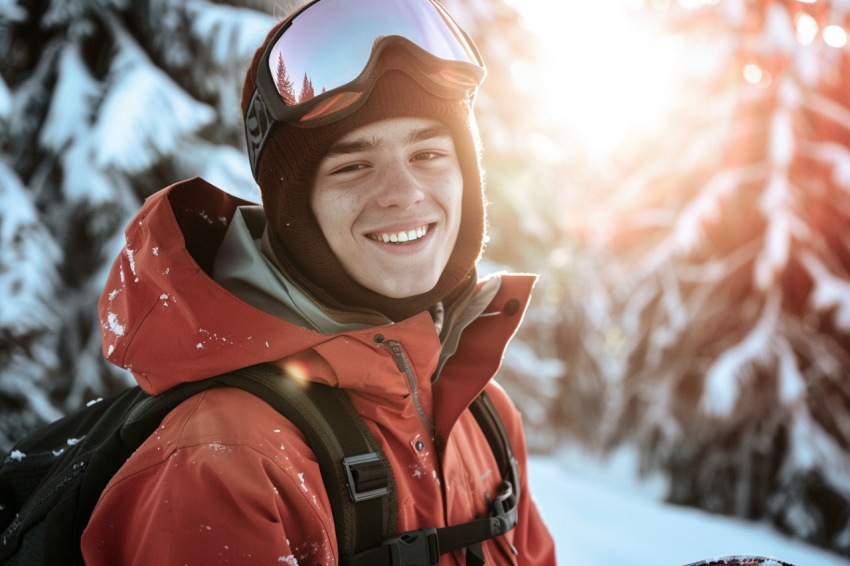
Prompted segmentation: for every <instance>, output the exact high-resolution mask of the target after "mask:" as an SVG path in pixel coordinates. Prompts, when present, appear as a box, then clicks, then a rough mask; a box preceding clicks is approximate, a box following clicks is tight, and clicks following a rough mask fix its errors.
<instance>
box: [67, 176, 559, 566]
mask: <svg viewBox="0 0 850 566" xmlns="http://www.w3.org/2000/svg"><path fill="white" fill-rule="evenodd" d="M240 204H243V203H241V201H239V200H238V199H235V198H233V197H230V196H228V195H226V194H225V193H222V192H220V191H218V190H217V189H215V188H214V187H212V186H210V185H208V184H207V183H205V182H203V181H201V180H199V179H195V180H191V181H186V182H182V183H178V184H176V185H173V186H171V187H169V188H167V189H165V190H163V191H161V192H159V193H157V194H156V195H154V196H152V197H151V198H149V199H148V200H147V202H146V203H145V205H144V206H143V207H142V209H141V211H140V212H139V214H138V215H137V216H136V218H135V219H134V220H133V221H132V223H131V224H130V226H129V227H128V228H127V231H126V238H127V245H126V247H125V248H124V250H122V252H121V254H120V255H119V257H118V259H117V260H116V261H115V264H114V265H113V267H112V271H111V273H110V275H109V279H108V281H107V284H106V288H105V290H104V294H103V296H102V297H101V300H100V304H99V311H100V319H101V323H102V327H103V347H104V354H105V355H106V356H107V358H108V359H109V361H110V362H112V363H114V364H116V365H118V366H121V367H125V368H127V369H129V370H130V371H132V373H133V375H134V376H135V378H136V380H137V381H138V383H139V385H140V386H141V387H142V388H143V389H145V390H146V391H148V392H150V393H153V394H158V393H162V392H163V391H166V390H168V389H169V388H171V387H173V386H175V385H177V384H178V383H181V382H185V381H194V380H199V379H203V378H206V377H210V376H213V375H218V374H221V373H224V372H227V371H230V370H233V369H238V368H240V367H245V366H249V365H254V364H257V363H260V362H271V363H275V364H278V365H280V366H285V367H287V368H288V369H289V370H290V371H292V372H294V373H296V374H297V375H301V376H303V377H304V379H307V380H311V381H317V382H321V383H326V384H330V385H337V386H340V387H343V388H345V389H346V392H347V393H348V396H349V398H350V399H351V402H352V404H353V405H354V407H355V408H356V410H357V411H358V412H359V413H360V415H361V416H362V417H363V419H364V421H365V422H366V425H367V426H368V427H369V429H370V430H371V432H372V433H373V434H374V435H375V438H376V439H377V440H378V442H379V443H380V445H381V447H382V449H383V450H384V452H385V453H386V455H387V457H388V459H389V461H390V463H391V465H392V470H393V474H394V477H395V482H396V486H397V489H398V503H399V521H398V532H404V531H409V530H414V529H418V528H422V527H426V526H434V527H443V526H449V525H454V524H459V523H464V522H467V521H470V520H473V519H475V518H478V517H480V516H483V515H484V514H485V513H487V502H486V499H485V494H489V496H491V497H492V496H493V495H495V493H496V487H497V484H498V482H499V480H500V478H499V474H498V472H497V471H496V470H497V468H496V463H495V460H494V458H493V455H492V453H491V451H490V448H489V446H488V444H487V442H486V440H485V438H484V436H483V434H482V433H481V431H480V429H479V427H478V425H477V423H476V422H475V420H474V418H473V417H472V415H471V413H470V412H469V411H468V410H467V407H468V406H469V404H470V403H471V402H472V400H473V399H474V398H475V397H476V396H477V395H478V394H479V393H480V392H481V391H482V390H483V389H485V388H486V390H487V391H488V393H489V394H490V396H491V397H492V399H493V401H494V402H495V404H496V406H497V408H498V409H499V412H500V413H501V415H502V418H503V420H504V421H505V425H506V428H507V430H508V433H509V435H510V437H511V440H512V443H513V446H514V450H515V451H516V453H517V458H518V460H519V467H520V475H521V493H522V497H521V499H520V506H519V523H518V525H517V527H516V528H514V530H513V531H511V532H510V533H508V534H507V535H505V536H504V537H499V538H497V539H494V540H491V541H487V542H486V543H485V544H484V549H485V553H486V555H487V564H488V565H491V564H492V565H496V564H527V565H548V564H554V563H555V553H554V543H553V541H552V538H551V536H550V535H549V533H548V531H547V529H546V527H545V525H544V524H543V522H542V521H541V518H540V516H539V515H538V512H537V509H536V507H535V505H534V502H533V500H532V498H531V496H530V492H529V490H528V485H527V471H526V450H525V442H524V438H523V433H522V425H521V422H520V416H519V413H518V412H517V410H516V409H515V408H514V406H513V405H512V404H511V402H510V400H509V399H508V398H507V396H506V395H505V393H504V391H503V390H502V389H501V388H500V387H499V386H498V385H496V384H495V383H494V382H492V381H491V378H492V377H493V375H494V374H495V373H496V370H497V369H498V368H499V364H500V363H501V359H502V355H503V353H504V350H505V347H506V346H507V343H508V341H509V340H510V338H511V337H512V335H513V334H514V332H515V331H516V329H517V327H518V326H519V323H520V321H521V319H522V315H523V312H524V310H525V307H526V304H527V301H528V298H529V295H530V292H531V287H532V285H533V283H534V277H532V276H526V275H519V276H502V284H501V287H500V290H499V292H498V294H497V295H496V297H495V299H494V300H493V301H492V302H491V303H490V305H489V306H488V307H487V308H486V309H485V312H484V314H483V315H482V316H480V317H479V318H478V319H476V320H475V321H474V322H473V323H472V324H471V325H470V326H469V327H468V328H467V329H466V330H465V331H464V332H463V334H462V336H461V340H460V344H459V346H458V349H457V353H456V354H454V355H453V356H452V357H451V358H450V359H449V360H448V362H447V363H446V365H445V367H444V368H443V370H442V372H441V374H440V377H439V379H438V380H437V381H436V382H435V383H434V384H433V385H432V384H431V380H430V377H431V375H432V374H433V373H434V371H435V368H436V366H437V361H438V358H439V353H440V341H439V339H438V336H437V334H436V332H435V328H434V324H433V322H432V321H431V317H430V315H429V314H428V313H426V312H423V313H421V314H419V315H417V316H414V317H412V318H410V319H408V320H405V321H402V322H399V323H397V324H389V325H386V326H382V327H376V328H369V329H366V330H359V331H355V332H346V333H340V334H333V335H323V334H319V333H316V332H313V331H310V330H307V329H304V328H301V327H299V326H297V325H294V324H291V323H289V322H285V321H283V320H281V319H278V318H276V317H273V316H271V315H268V314H266V313H264V312H262V311H260V310H258V309H256V308H254V307H252V306H250V305H248V304H246V303H245V302H243V301H241V300H240V299H238V298H237V297H235V296H234V295H232V294H230V293H228V292H227V291H225V290H224V289H223V288H222V287H220V286H219V285H218V284H216V283H215V282H214V281H213V280H212V279H211V278H210V277H209V275H208V273H209V272H211V265H212V262H213V259H214V258H215V254H216V251H217V250H218V247H219V245H220V244H221V241H222V238H223V236H224V233H225V230H226V228H227V225H228V223H229V221H230V219H231V218H232V216H233V214H234V211H235V208H236V206H238V205H240ZM377 334H381V335H383V337H384V342H386V341H390V340H395V341H397V342H398V343H400V344H401V347H402V350H403V352H404V354H405V356H406V359H407V361H408V362H409V365H410V367H411V369H412V373H413V379H412V381H411V380H409V378H408V376H406V374H405V373H403V372H401V371H399V368H398V366H397V364H396V361H395V358H394V357H393V354H392V352H391V351H390V349H389V348H388V347H387V346H386V344H385V343H378V342H376V340H375V335H377ZM417 404H418V407H417ZM432 430H433V437H432V434H431V431H432ZM432 438H433V440H432ZM418 441H422V442H424V445H425V447H424V449H422V450H421V451H418V450H417V449H416V448H417V443H418ZM82 546H83V556H84V557H85V560H86V563H87V564H89V565H100V564H103V565H116V564H122V565H123V564H138V565H154V564H155V565H169V564H175V565H178V564H179V565H183V564H199V565H209V564H280V563H283V564H301V565H302V566H304V565H310V566H315V565H317V564H321V565H322V566H332V565H335V564H337V558H336V557H337V547H336V540H335V535H334V527H333V522H332V515H331V509H330V505H329V502H328V498H327V494H326V492H325V489H324V486H323V484H322V478H321V474H320V473H319V469H318V464H317V462H316V458H315V456H314V455H313V453H312V451H311V450H310V448H309V447H308V446H307V445H306V443H305V439H304V436H303V435H302V434H301V432H300V431H299V430H298V429H297V428H295V427H294V426H293V425H292V424H291V423H290V422H289V421H288V420H286V419H285V418H283V417H282V416H281V415H279V414H278V413H277V412H276V411H275V410H274V409H272V408H271V407H269V406H268V405H267V404H266V403H264V402H263V401H261V400H260V399H258V398H257V397H254V396H253V395H251V394H248V393H245V392H242V391H240V390H235V389H216V390H210V391H207V392H205V393H202V394H199V395H196V396H195V397H192V398H190V399H189V400H187V401H185V402H184V403H183V404H181V405H180V406H179V407H177V408H176V409H175V410H174V411H173V412H172V413H171V414H170V415H169V416H168V417H166V419H165V420H164V421H163V423H162V426H161V427H160V428H159V429H158V430H157V432H156V433H155V434H154V435H152V436H151V437H150V438H149V439H148V440H147V441H146V442H145V443H144V444H143V445H142V446H141V447H140V448H139V450H138V451H137V452H136V453H135V454H134V455H133V456H132V457H131V458H130V459H129V460H128V461H127V463H126V464H125V465H124V466H123V467H122V468H121V470H120V471H119V472H118V474H117V475H116V476H115V477H114V478H113V479H112V481H110V483H109V485H108V486H107V488H106V490H105V491H104V493H103V495H102V496H101V498H100V501H99V503H98V505H97V508H96V509H95V511H94V514H93V516H92V518H91V521H90V523H89V525H88V527H87V529H86V531H85V533H84V535H83V541H82ZM464 563H465V561H464V559H463V555H462V553H461V552H460V551H458V552H456V553H454V554H453V555H445V556H443V559H442V561H441V562H440V564H441V565H449V564H452V565H455V564H458V565H462V564H464Z"/></svg>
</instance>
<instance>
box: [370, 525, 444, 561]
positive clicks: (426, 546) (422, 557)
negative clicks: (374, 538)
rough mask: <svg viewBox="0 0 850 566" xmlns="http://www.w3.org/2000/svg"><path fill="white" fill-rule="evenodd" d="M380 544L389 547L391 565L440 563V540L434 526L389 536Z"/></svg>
mask: <svg viewBox="0 0 850 566" xmlns="http://www.w3.org/2000/svg"><path fill="white" fill-rule="evenodd" d="M382 546H389V547H390V560H391V562H390V563H391V564H392V566H437V565H438V564H439V563H440V540H439V538H438V537H437V529H435V528H434V527H425V528H424V529H419V530H418V531H408V532H406V533H402V534H400V535H398V536H394V537H390V538H388V539H387V540H385V541H384V542H383V545H382Z"/></svg>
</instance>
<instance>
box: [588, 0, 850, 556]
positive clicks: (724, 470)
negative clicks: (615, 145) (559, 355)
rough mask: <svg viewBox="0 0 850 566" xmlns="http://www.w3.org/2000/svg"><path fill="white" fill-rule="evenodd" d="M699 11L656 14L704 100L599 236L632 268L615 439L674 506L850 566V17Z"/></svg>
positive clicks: (678, 115)
mask: <svg viewBox="0 0 850 566" xmlns="http://www.w3.org/2000/svg"><path fill="white" fill-rule="evenodd" d="M667 4H669V3H667ZM685 4H688V5H694V4H699V3H697V2H688V3H685V2H682V3H680V5H676V4H672V5H670V6H669V8H667V9H666V10H659V8H663V7H664V5H665V3H661V2H658V3H656V2H653V3H651V4H649V3H647V5H646V6H645V7H644V9H643V10H642V13H641V14H639V15H640V16H641V17H645V18H647V20H648V21H651V22H653V24H655V25H661V26H664V27H665V28H666V33H669V34H672V35H674V36H679V37H680V38H682V40H683V41H682V43H681V45H682V46H683V49H686V52H687V54H688V59H687V61H688V65H686V67H687V68H688V69H690V70H691V74H690V76H689V77H688V81H687V83H686V84H687V87H688V90H687V94H686V96H684V97H683V98H682V100H683V104H682V106H681V107H679V108H677V109H675V115H674V119H673V120H672V123H673V124H675V127H674V128H668V129H667V130H666V139H665V140H662V142H660V144H659V146H658V147H656V148H655V151H654V153H653V154H651V155H649V156H647V159H646V161H645V162H644V163H643V164H642V165H641V167H639V168H637V169H636V170H635V172H634V174H633V175H631V176H630V177H629V178H628V179H626V180H625V182H623V183H621V184H620V185H619V189H618V190H617V191H616V193H615V194H614V195H613V197H612V198H611V199H609V200H608V201H607V202H606V203H603V206H609V207H610V208H612V209H616V210H621V211H627V210H629V209H631V210H635V209H639V210H640V211H641V212H639V213H634V212H631V213H623V214H620V215H617V216H616V219H615V221H614V222H613V223H612V224H611V226H609V227H608V230H607V231H600V232H599V233H598V234H597V235H598V237H599V238H600V240H599V241H604V242H606V244H607V245H609V246H610V245H611V244H619V245H620V248H619V249H620V252H621V256H620V257H621V258H622V259H625V258H628V260H629V261H630V263H628V265H627V267H625V268H624V269H623V270H621V271H619V272H617V273H616V274H615V275H614V276H613V277H612V283H611V286H610V289H611V296H612V300H613V303H612V305H613V307H612V314H613V316H612V319H613V320H615V321H616V324H615V326H616V329H617V330H618V332H619V333H620V335H621V336H622V337H623V340H622V342H621V344H620V345H619V348H618V356H615V359H614V361H615V362H618V363H615V364H613V365H611V364H609V367H619V368H620V369H619V371H618V372H616V373H615V374H609V375H608V376H607V378H608V381H607V383H608V385H609V387H610V388H611V389H610V390H609V392H608V395H609V397H608V402H609V403H610V404H611V406H612V407H614V409H615V410H614V411H612V412H611V413H610V418H609V419H608V420H607V421H605V423H604V425H603V428H604V434H605V435H606V436H607V438H608V439H609V441H610V442H611V443H618V442H623V441H630V442H636V443H637V444H638V445H639V446H641V448H642V451H643V457H644V458H643V463H644V465H645V466H646V467H647V468H650V469H661V470H665V471H666V472H667V473H668V474H669V476H670V478H671V491H670V494H669V497H670V499H671V500H672V501H674V502H676V503H683V504H689V505H696V506H699V507H703V508H705V509H709V510H712V511H716V512H722V513H728V514H734V515H737V516H740V517H745V518H753V519H770V520H772V521H773V522H774V523H775V524H776V525H778V526H779V527H780V528H782V529H784V530H786V531H788V532H790V533H793V534H794V535H796V536H799V537H801V538H803V539H806V540H808V541H811V542H814V543H817V544H820V545H822V546H825V547H828V548H831V549H833V550H835V551H837V552H840V553H842V554H844V555H847V556H850V451H849V450H848V448H850V239H848V227H850V97H848V93H850V74H848V71H849V70H850V67H849V66H848V62H850V59H848V51H847V49H846V48H845V47H844V44H845V43H846V30H847V28H848V23H850V19H848V15H850V5H848V4H847V3H846V2H839V1H832V2H829V1H818V2H816V3H803V2H797V1H782V0H722V1H721V2H719V3H706V4H705V5H702V6H700V7H698V8H693V9H687V8H685V7H683V5H685ZM830 26H832V27H830ZM830 44H831V45H830ZM603 358H604V356H603ZM600 360H601V361H600V364H603V363H607V362H605V361H604V360H603V359H602V358H600Z"/></svg>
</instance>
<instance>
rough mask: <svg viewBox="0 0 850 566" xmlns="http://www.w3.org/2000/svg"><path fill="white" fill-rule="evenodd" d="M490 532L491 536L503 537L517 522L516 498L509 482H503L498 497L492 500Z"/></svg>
mask: <svg viewBox="0 0 850 566" xmlns="http://www.w3.org/2000/svg"><path fill="white" fill-rule="evenodd" d="M492 507H493V512H492V514H491V515H490V517H491V521H492V522H491V525H492V526H491V527H490V528H491V532H492V535H493V536H499V535H503V534H505V533H506V532H508V531H510V530H511V529H513V528H514V527H515V526H516V524H517V520H518V513H517V497H516V495H515V494H514V490H513V486H511V482H509V481H507V480H505V481H503V482H502V484H501V485H500V486H499V495H498V496H496V498H495V499H494V500H493V503H492Z"/></svg>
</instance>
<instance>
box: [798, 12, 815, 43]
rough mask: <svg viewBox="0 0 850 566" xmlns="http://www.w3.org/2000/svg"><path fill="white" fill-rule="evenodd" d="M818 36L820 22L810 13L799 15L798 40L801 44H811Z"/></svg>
mask: <svg viewBox="0 0 850 566" xmlns="http://www.w3.org/2000/svg"><path fill="white" fill-rule="evenodd" d="M817 36H818V23H817V21H815V19H814V18H813V17H811V16H810V15H808V14H805V13H801V14H799V15H798V16H797V41H799V42H800V45H810V44H811V43H812V42H813V41H814V40H815V38H816V37H817Z"/></svg>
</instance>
